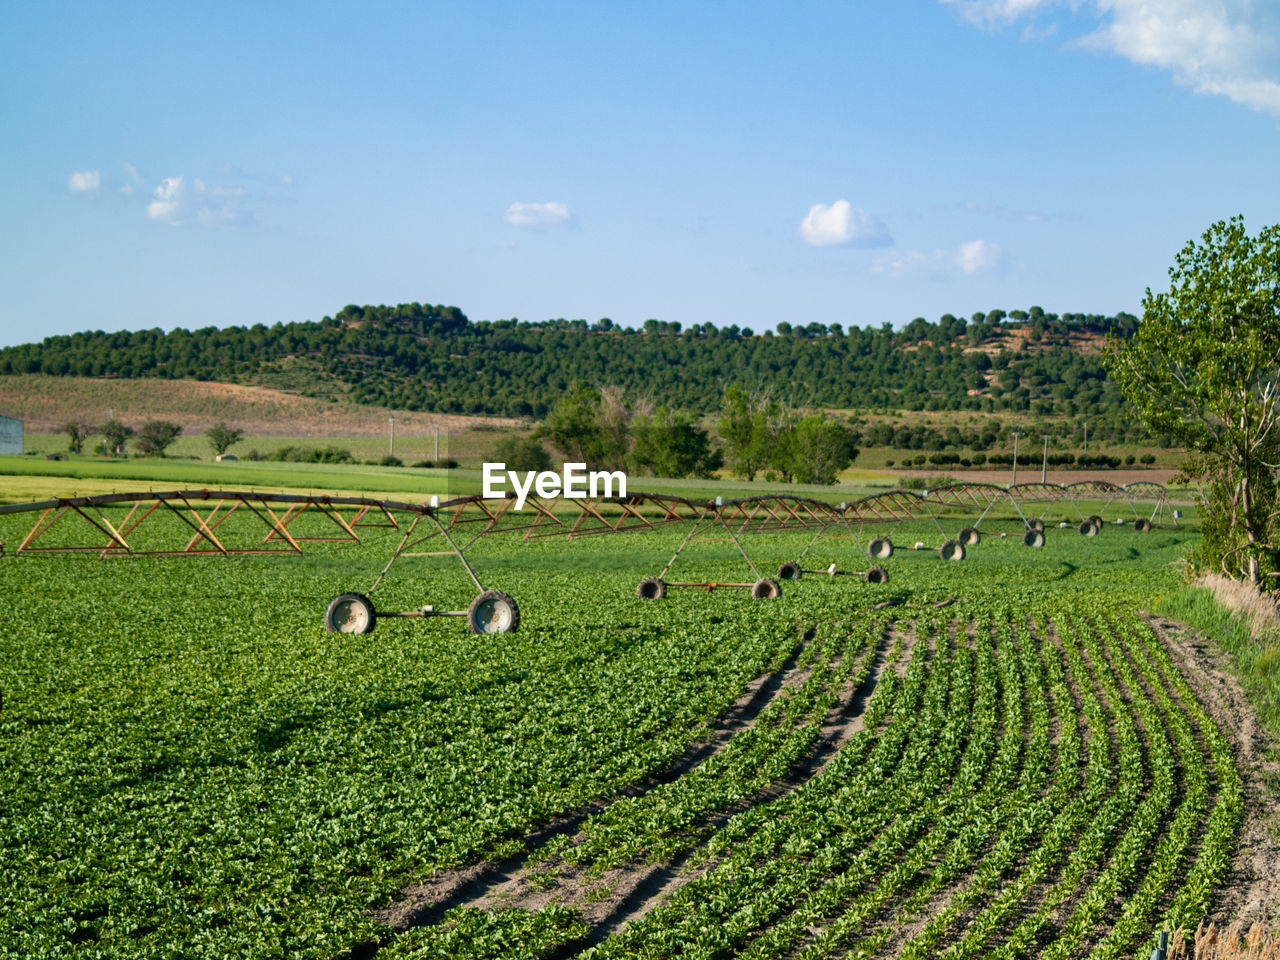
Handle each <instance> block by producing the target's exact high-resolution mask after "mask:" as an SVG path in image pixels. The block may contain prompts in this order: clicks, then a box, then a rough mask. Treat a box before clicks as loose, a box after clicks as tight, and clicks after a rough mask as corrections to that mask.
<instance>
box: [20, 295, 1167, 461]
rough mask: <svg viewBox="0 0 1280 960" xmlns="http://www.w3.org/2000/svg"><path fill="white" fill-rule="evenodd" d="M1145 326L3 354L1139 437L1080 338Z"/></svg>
mask: <svg viewBox="0 0 1280 960" xmlns="http://www.w3.org/2000/svg"><path fill="white" fill-rule="evenodd" d="M1136 328H1137V319H1136V318H1135V317H1133V316H1132V315H1130V314H1126V313H1118V314H1116V315H1115V316H1101V315H1093V314H1089V315H1085V314H1062V315H1058V314H1053V313H1047V312H1045V311H1044V310H1042V309H1041V308H1039V307H1032V308H1031V309H1030V310H1029V311H1022V310H1014V311H1012V312H1008V313H1006V312H1005V311H1003V310H991V311H988V312H985V313H984V312H978V313H974V314H972V315H971V316H970V317H969V318H967V319H966V318H964V317H962V316H956V315H953V314H950V313H947V314H944V315H943V316H942V317H941V318H939V319H938V320H937V321H936V322H931V321H928V320H925V319H924V318H923V317H917V318H916V319H914V320H912V321H911V322H909V323H907V324H906V325H905V326H904V327H903V328H902V329H901V330H894V329H892V328H891V327H890V326H889V325H888V324H884V325H882V326H880V327H878V328H873V327H865V328H863V327H856V326H849V327H847V328H846V327H844V326H842V325H841V324H838V323H837V324H821V323H810V324H807V325H799V324H792V323H790V322H788V321H785V320H784V321H781V322H779V323H778V324H777V328H776V331H774V330H770V331H764V332H763V333H759V334H757V333H756V332H754V331H753V330H751V329H750V328H743V327H738V326H737V325H734V324H730V325H728V326H724V327H716V326H714V325H713V324H711V323H703V324H694V325H692V326H691V327H689V328H687V329H685V328H682V327H681V325H680V324H678V323H663V322H659V321H657V320H651V321H648V322H646V323H645V324H644V326H643V327H642V328H641V329H631V328H626V327H621V326H618V325H617V324H615V323H613V321H611V320H609V319H608V318H603V319H601V320H599V321H596V322H594V323H588V322H587V321H585V320H563V319H558V320H548V321H543V322H536V323H527V322H523V321H520V320H517V319H509V320H498V321H493V322H487V321H482V322H472V321H471V320H469V319H468V318H467V316H466V315H465V314H464V313H463V312H462V311H461V310H459V309H458V308H456V307H451V306H436V305H431V304H420V303H409V304H400V305H398V306H356V305H350V306H347V307H344V308H343V309H342V310H340V311H338V313H337V315H335V316H333V317H325V318H324V319H322V320H320V321H317V322H311V321H308V322H299V323H288V324H284V323H276V324H274V325H271V326H267V325H264V324H256V325H253V326H231V327H224V328H215V327H208V328H203V329H199V330H185V329H181V328H179V329H175V330H172V331H169V332H167V333H166V332H164V331H162V330H159V329H152V330H141V331H135V332H118V333H103V332H101V331H96V332H86V333H78V334H74V335H70V336H56V337H49V338H46V339H45V340H43V341H41V342H40V343H34V344H25V345H21V346H15V347H8V348H4V349H2V350H0V375H3V374H20V373H44V374H50V375H54V376H63V375H77V376H94V377H163V378H171V379H195V380H216V381H224V382H243V383H260V384H265V385H272V386H284V387H286V388H287V389H294V390H298V391H299V392H303V393H308V394H310V395H313V396H326V397H345V398H348V399H351V400H355V401H357V402H362V403H371V404H379V405H385V406H393V407H399V408H402V409H409V410H430V411H434V412H439V413H463V414H494V415H506V416H519V417H528V418H530V419H539V420H540V419H543V418H544V417H546V416H547V415H548V414H549V413H550V411H551V409H552V408H553V407H554V406H555V404H556V403H557V402H558V401H559V400H560V399H561V398H562V397H563V396H564V395H565V393H566V391H568V390H569V389H570V388H571V387H572V385H573V384H574V383H592V384H616V385H618V386H619V387H620V388H622V389H623V390H625V391H627V392H628V393H631V394H633V395H637V396H649V397H660V398H662V400H663V402H664V403H666V404H668V405H670V407H671V408H672V409H681V410H687V411H689V412H691V413H693V414H696V415H699V416H703V415H707V414H710V413H713V412H715V411H716V410H717V409H718V408H719V406H720V404H721V401H722V399H723V391H724V387H725V384H726V383H729V382H737V383H742V384H748V385H750V388H751V389H752V390H755V391H760V392H764V393H769V394H771V395H772V396H775V397H777V398H778V399H779V400H780V401H783V402H786V403H788V404H790V405H792V406H795V407H811V408H838V409H857V410H883V411H890V410H934V411H975V412H986V413H1005V412H1014V413H1024V414H1026V415H1028V416H1037V417H1038V416H1046V417H1047V416H1068V417H1073V416H1080V415H1082V414H1088V416H1089V417H1090V418H1091V420H1096V421H1098V422H1102V421H1111V422H1114V423H1115V424H1117V425H1118V426H1119V428H1120V429H1121V431H1122V433H1125V432H1130V431H1134V430H1136V431H1137V433H1135V436H1139V437H1140V436H1143V435H1144V433H1143V432H1142V431H1141V428H1140V427H1138V426H1137V424H1136V422H1135V421H1132V420H1130V419H1129V416H1128V413H1127V411H1126V408H1125V405H1124V400H1123V397H1122V395H1121V393H1120V391H1119V390H1118V388H1117V387H1116V385H1115V383H1114V382H1113V381H1112V380H1111V379H1110V378H1109V377H1108V376H1107V373H1106V371H1105V370H1104V369H1103V367H1102V366H1101V364H1100V363H1099V361H1098V358H1097V356H1095V355H1093V354H1091V353H1089V352H1085V351H1082V350H1080V349H1078V344H1077V342H1076V340H1073V338H1077V339H1078V337H1079V336H1081V335H1097V334H1102V333H1108V332H1110V333H1114V334H1116V335H1118V336H1119V337H1121V338H1122V339H1123V338H1127V337H1129V336H1131V335H1132V334H1133V332H1134V330H1136Z"/></svg>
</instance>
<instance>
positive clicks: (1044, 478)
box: [1040, 433, 1049, 483]
mask: <svg viewBox="0 0 1280 960" xmlns="http://www.w3.org/2000/svg"><path fill="white" fill-rule="evenodd" d="M1040 436H1042V437H1044V462H1043V463H1041V464H1040V482H1041V483H1048V482H1049V435H1048V434H1047V433H1042V434H1040Z"/></svg>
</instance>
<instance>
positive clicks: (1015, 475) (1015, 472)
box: [1013, 430, 1024, 483]
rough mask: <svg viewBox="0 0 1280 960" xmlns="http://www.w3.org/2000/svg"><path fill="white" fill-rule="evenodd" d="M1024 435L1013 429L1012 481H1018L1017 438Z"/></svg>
mask: <svg viewBox="0 0 1280 960" xmlns="http://www.w3.org/2000/svg"><path fill="white" fill-rule="evenodd" d="M1021 436H1024V434H1021V433H1019V432H1018V431H1017V430H1015V431H1013V482H1014V483H1017V482H1018V438H1019V437H1021Z"/></svg>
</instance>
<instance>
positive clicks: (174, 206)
mask: <svg viewBox="0 0 1280 960" xmlns="http://www.w3.org/2000/svg"><path fill="white" fill-rule="evenodd" d="M184 193H185V191H184V190H183V187H182V177H165V178H164V179H163V180H161V181H160V186H158V187H156V189H155V192H154V193H153V194H152V196H153V197H154V198H155V199H153V200H152V201H151V202H150V203H148V204H147V217H148V219H151V220H158V221H159V222H161V223H170V224H174V225H177V224H180V223H182V200H183V194H184Z"/></svg>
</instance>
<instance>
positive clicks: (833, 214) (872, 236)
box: [800, 200, 893, 247]
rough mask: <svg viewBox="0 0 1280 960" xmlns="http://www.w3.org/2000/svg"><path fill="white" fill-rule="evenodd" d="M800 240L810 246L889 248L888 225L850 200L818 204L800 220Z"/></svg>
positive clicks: (891, 243) (890, 240) (890, 241)
mask: <svg viewBox="0 0 1280 960" xmlns="http://www.w3.org/2000/svg"><path fill="white" fill-rule="evenodd" d="M800 239H801V240H803V241H804V242H805V243H807V244H809V246H811V247H833V246H854V247H890V246H893V237H891V236H890V235H889V228H888V227H886V226H885V225H884V223H882V222H881V221H880V220H878V219H876V218H875V217H873V216H872V215H871V214H869V213H867V211H865V210H863V209H862V208H861V207H855V206H853V205H852V204H850V203H849V201H848V200H837V201H836V202H835V203H833V204H830V205H827V204H825V203H815V204H814V205H813V206H812V207H810V208H809V214H808V216H806V217H805V218H804V219H803V220H801V221H800Z"/></svg>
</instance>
